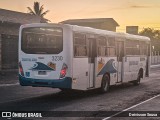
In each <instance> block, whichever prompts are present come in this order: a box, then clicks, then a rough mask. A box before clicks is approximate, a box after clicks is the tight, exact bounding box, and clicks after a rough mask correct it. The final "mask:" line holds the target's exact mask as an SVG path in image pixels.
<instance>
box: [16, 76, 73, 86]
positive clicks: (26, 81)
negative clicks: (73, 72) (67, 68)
mask: <svg viewBox="0 0 160 120" xmlns="http://www.w3.org/2000/svg"><path fill="white" fill-rule="evenodd" d="M19 82H20V85H21V86H34V87H53V88H70V89H71V87H72V78H70V77H65V78H63V79H53V80H47V79H43V80H42V79H33V78H26V77H23V76H21V75H19Z"/></svg>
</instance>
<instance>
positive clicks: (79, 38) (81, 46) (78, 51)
mask: <svg viewBox="0 0 160 120" xmlns="http://www.w3.org/2000/svg"><path fill="white" fill-rule="evenodd" d="M74 56H76V57H86V56H87V43H86V35H85V34H83V33H74Z"/></svg>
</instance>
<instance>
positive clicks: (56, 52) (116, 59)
mask: <svg viewBox="0 0 160 120" xmlns="http://www.w3.org/2000/svg"><path fill="white" fill-rule="evenodd" d="M149 68H150V39H149V38H148V37H142V36H137V35H131V34H125V33H116V32H111V31H106V30H99V29H94V28H89V27H80V26H76V25H63V24H45V23H38V24H28V25H22V26H21V27H20V33H19V81H20V84H21V85H22V86H34V87H53V88H60V89H62V90H65V89H76V90H89V89H95V88H100V89H101V90H102V92H106V91H108V88H109V86H110V85H114V84H117V83H123V82H133V83H134V84H136V85H138V84H139V83H140V80H141V79H143V78H145V77H147V76H149Z"/></svg>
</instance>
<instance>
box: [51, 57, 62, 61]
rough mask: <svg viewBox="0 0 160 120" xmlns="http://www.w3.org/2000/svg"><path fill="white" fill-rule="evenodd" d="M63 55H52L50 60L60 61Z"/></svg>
mask: <svg viewBox="0 0 160 120" xmlns="http://www.w3.org/2000/svg"><path fill="white" fill-rule="evenodd" d="M62 60H63V57H62V56H52V61H62Z"/></svg>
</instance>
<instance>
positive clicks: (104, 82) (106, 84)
mask: <svg viewBox="0 0 160 120" xmlns="http://www.w3.org/2000/svg"><path fill="white" fill-rule="evenodd" d="M109 86H110V81H109V76H108V75H107V74H105V75H104V76H103V78H102V83H101V92H102V93H105V92H108V90H109Z"/></svg>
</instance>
